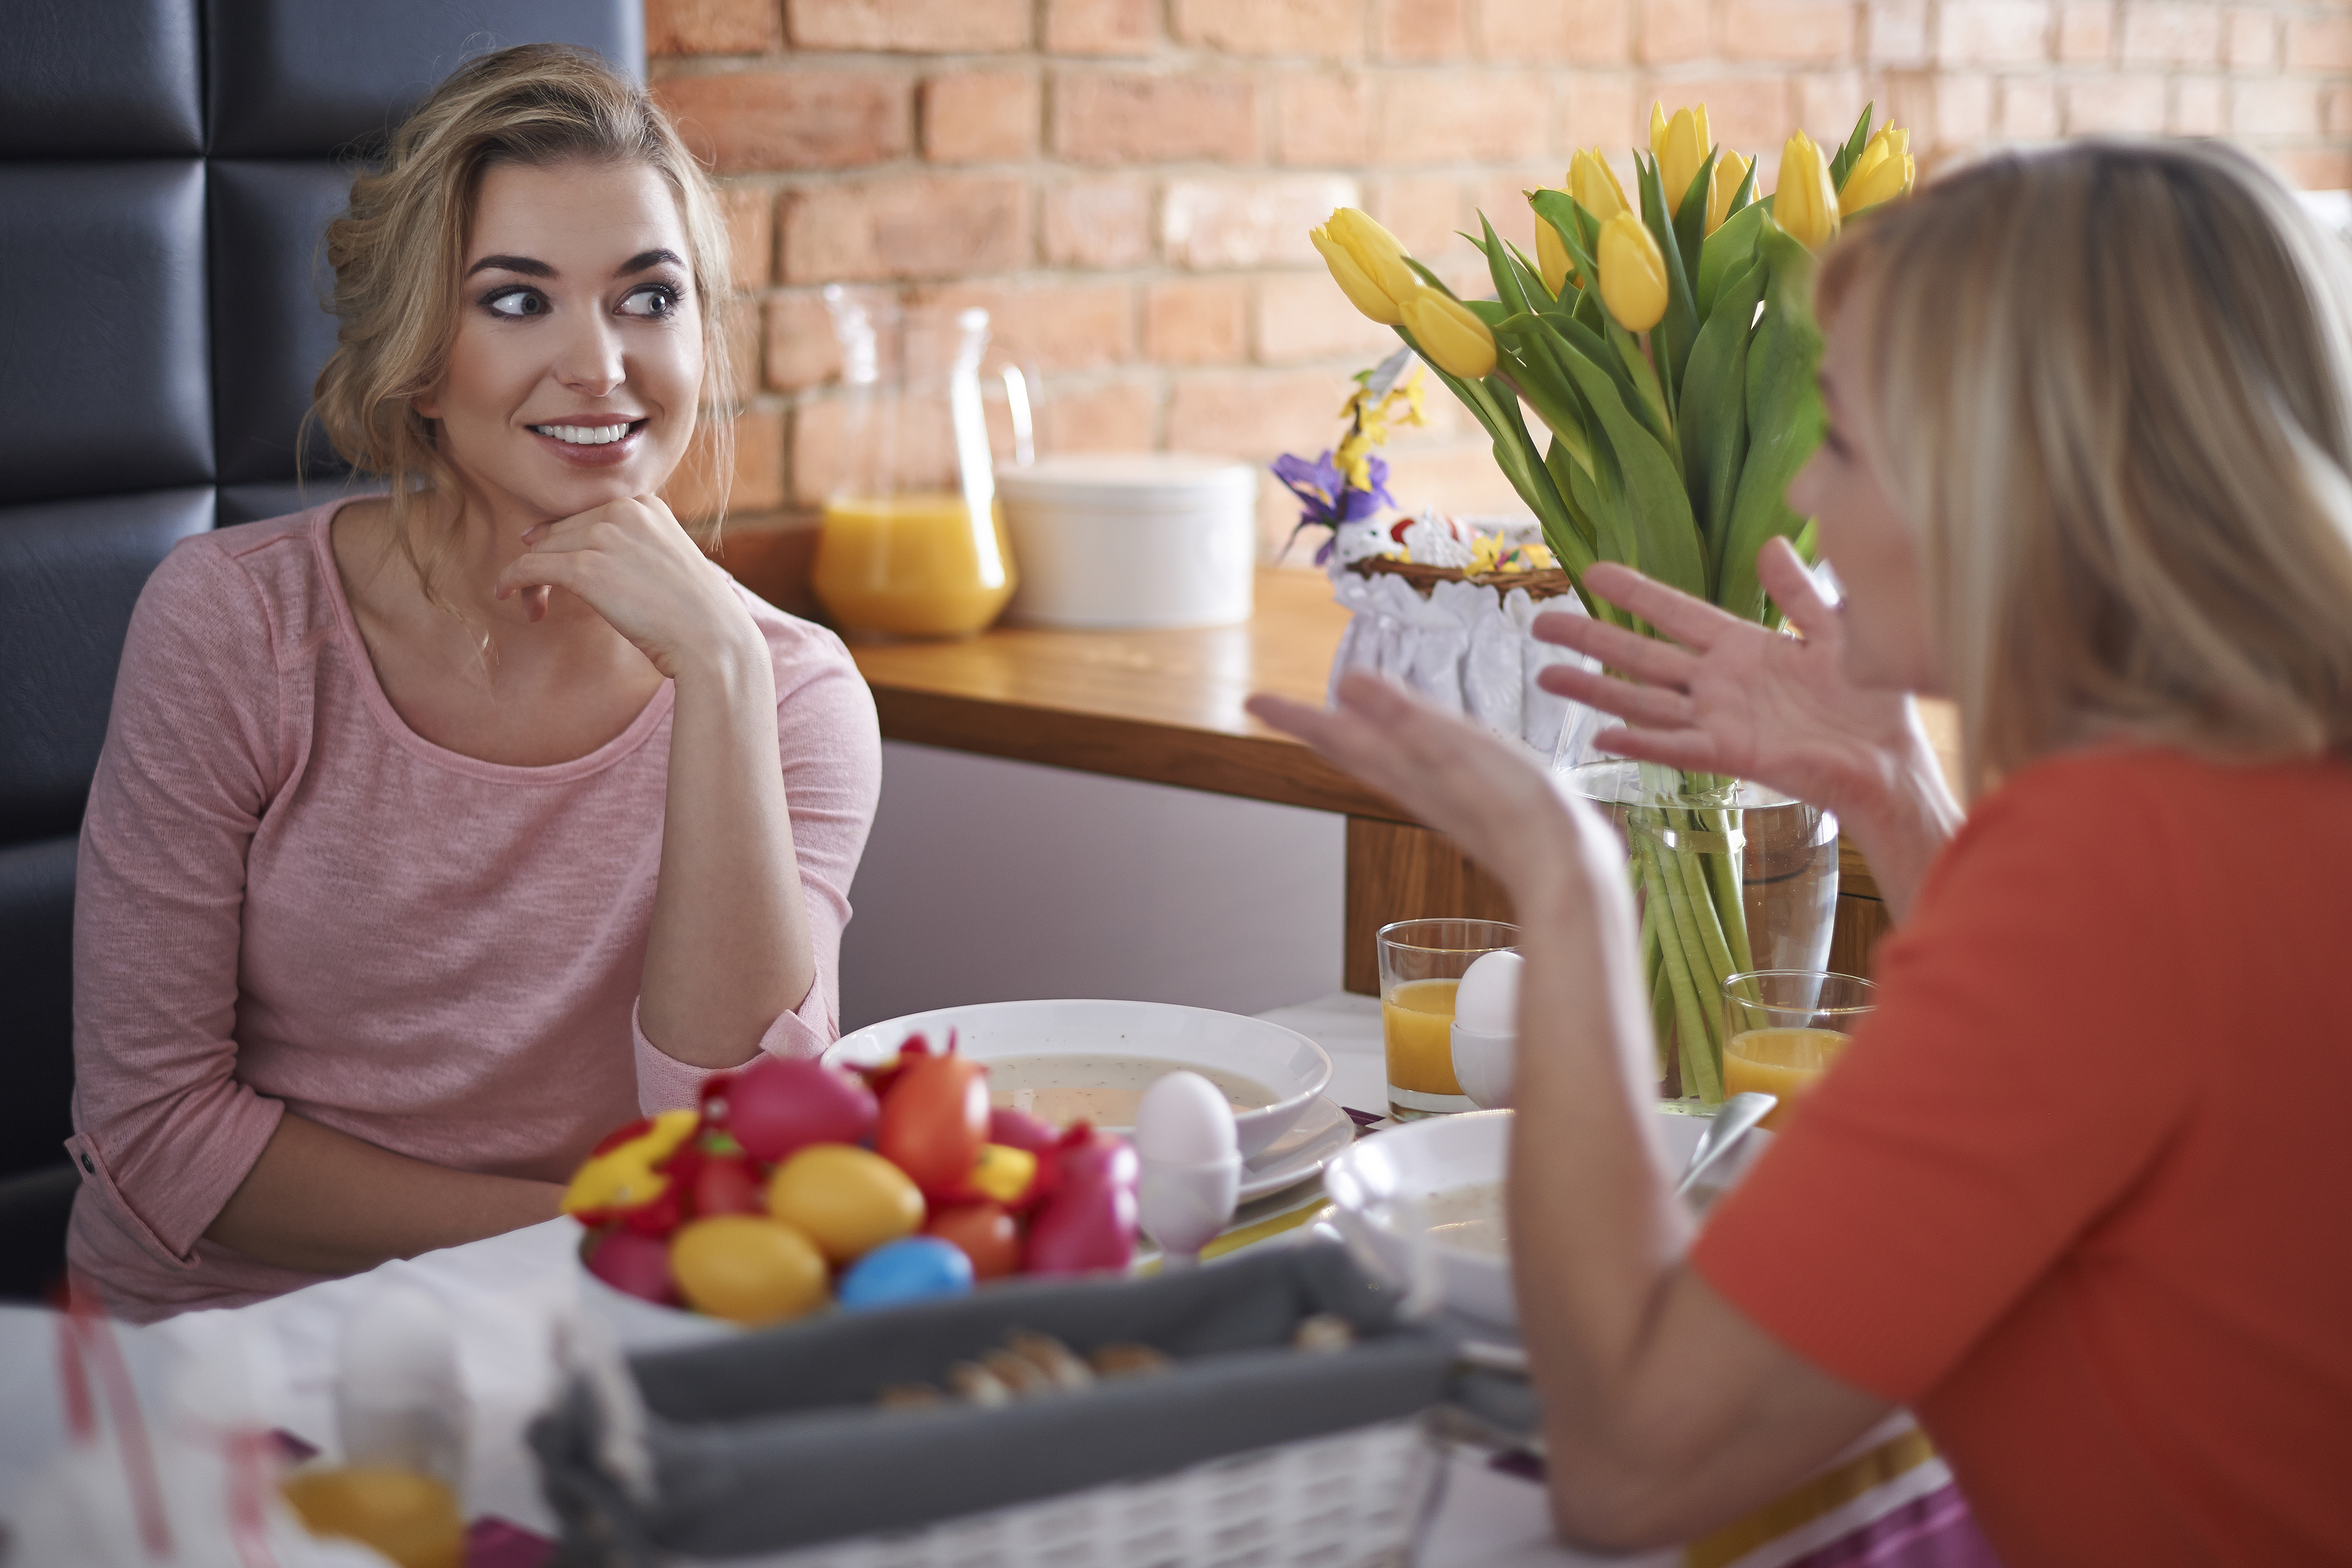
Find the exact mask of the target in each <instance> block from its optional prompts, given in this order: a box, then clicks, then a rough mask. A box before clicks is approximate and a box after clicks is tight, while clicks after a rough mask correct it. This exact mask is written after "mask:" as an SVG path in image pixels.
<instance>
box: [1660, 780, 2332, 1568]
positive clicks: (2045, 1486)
mask: <svg viewBox="0 0 2352 1568" xmlns="http://www.w3.org/2000/svg"><path fill="white" fill-rule="evenodd" d="M2347 945H2352V766H2347V765H2345V764H2342V763H2328V762H2314V763H2294V764H2287V765H2279V766H2263V767H2253V766H2247V767H2229V766H2223V765H2220V764H2216V763H2207V762H2200V761H2198V760H2195V759H2192V758H2190V757H2188V756H2186V755H2183V754H2181V753H2179V752H2168V751H2152V750H2132V751H2110V752H2099V753H2096V754H2089V755H2079V756H2074V757H2070V758H2064V759H2060V760H2056V761H2052V762H2046V763H2041V764H2039V765H2037V766H2035V767H2032V768H2031V769H2029V770H2027V771H2025V772H2023V773H2020V774H2018V775H2017V776H2016V777H2015V778H2014V779H2012V780H2011V782H2010V783H2009V784H2007V785H2006V786H2005V787H2003V788H2001V789H2000V790H1999V791H1998V792H1996V793H1994V794H1993V795H1990V797H1988V798H1987V799H1986V800H1984V801H1983V802H1982V803H1980V804H1979V805H1978V807H1977V808H1976V810H1975V811H1974V812H1972V813H1971V814H1970V816H1969V821H1968V824H1967V826H1965V827H1964V828H1963V829H1962V831H1961V832H1960V834H1959V836H1958V837H1957V838H1956V839H1955V840H1954V841H1953V842H1952V844H1951V845H1950V846H1949V847H1948V848H1947V849H1946V850H1945V852H1944V854H1943V856H1942V858H1940V859H1939V860H1938V861H1937V864H1936V866H1935V868H1934V869H1933V871H1932V872H1931V873H1930V875H1929V877H1928V879H1927V884H1926V886H1925V887H1924V888H1923V889H1922V890H1921V893H1920V897H1919V900H1918V905H1917V908H1916V910H1915V912H1914V913H1913V916H1912V918H1911V920H1910V921H1909V922H1908V923H1907V924H1906V925H1905V927H1904V928H1903V930H1902V931H1901V933H1900V934H1899V935H1898V936H1896V937H1895V938H1894V939H1893V940H1891V941H1889V942H1887V943H1886V945H1885V947H1884V948H1883V949H1882V950H1881V955H1880V959H1879V979H1880V982H1881V984H1882V991H1881V997H1880V999H1881V1006H1880V1008H1879V1010H1878V1012H1877V1014H1876V1015H1875V1016H1874V1017H1873V1018H1872V1019H1871V1020H1870V1022H1869V1024H1868V1025H1867V1026H1865V1027H1864V1030H1863V1031H1862V1032H1861V1033H1860V1034H1859V1035H1858V1036H1857V1037H1856V1038H1855V1040H1854V1042H1853V1046H1852V1047H1851V1048H1850V1049H1849V1050H1848V1051H1847V1052H1846V1054H1845V1056H1844V1058H1843V1059H1842V1060H1841V1061H1840V1062H1839V1064H1838V1066H1837V1068H1836V1069H1835V1070H1834V1071H1833V1072H1832V1073H1831V1074H1830V1076H1829V1077H1828V1079H1825V1080H1824V1082H1823V1083H1822V1086H1821V1088H1820V1089H1819V1090H1818V1091H1817V1092H1816V1093H1815V1094H1813V1095H1812V1096H1811V1098H1810V1099H1809V1100H1806V1102H1805V1104H1804V1107H1803V1110H1802V1112H1801V1114H1800V1115H1799V1116H1798V1117H1797V1118H1796V1119H1795V1120H1794V1121H1793V1123H1792V1124H1791V1126H1790V1131H1789V1132H1788V1134H1787V1135H1786V1136H1785V1137H1784V1138H1783V1139H1782V1140H1781V1141H1780V1142H1779V1143H1778V1145H1777V1146H1776V1147H1774V1148H1773V1150H1772V1151H1771V1152H1769V1154H1768V1155H1766V1156H1765V1157H1764V1158H1763V1159H1762V1160H1761V1161H1759V1163H1758V1165H1757V1167H1756V1169H1755V1171H1754V1173H1753V1175H1752V1177H1751V1179H1750V1180H1749V1181H1748V1183H1747V1184H1744V1185H1743V1187H1742V1188H1741V1189H1740V1190H1739V1191H1738V1192H1737V1193H1735V1194H1732V1195H1731V1196H1730V1197H1728V1198H1727V1199H1726V1200H1725V1202H1724V1203H1723V1204H1722V1205H1721V1206H1720V1207H1719V1208H1718V1209H1717V1212H1716V1214H1715V1215H1714V1217H1713V1219H1712V1220H1711V1222H1710V1223H1709V1224H1708V1226H1707V1227H1706V1231H1705V1233H1704V1234H1703V1235H1702V1236H1701V1237H1700V1240H1699V1243H1698V1246H1697V1248H1696V1253H1695V1255H1694V1261H1695V1262H1696V1266H1697V1268H1699V1270H1700V1271H1701V1272H1702V1274H1704V1276H1705V1277H1706V1279H1707V1280H1708V1281H1709V1282H1710V1283H1712V1284H1713V1285H1714V1286H1715V1288H1716V1289H1718V1290H1719V1291H1721V1292H1722V1293H1723V1294H1724V1296H1725V1297H1727V1299H1728V1300H1731V1301H1732V1302H1733V1303H1734V1304H1736V1305H1737V1306H1738V1308H1739V1309H1740V1310H1742V1311H1743V1312H1745V1313H1747V1314H1748V1317H1750V1318H1751V1319H1752V1320H1754V1321H1756V1322H1757V1323H1759V1324H1760V1325H1761V1326H1762V1327H1763V1328H1764V1329H1765V1330H1766V1331H1769V1333H1770V1334H1771V1335H1772V1336H1773V1337H1774V1338H1775V1339H1777V1340H1779V1341H1780V1342H1781V1343H1782V1344H1785V1345H1787V1346H1788V1347H1789V1348H1790V1350H1792V1351H1794V1352H1796V1353H1797V1354H1799V1355H1801V1356H1802V1357H1804V1358H1805V1359H1806V1360H1807V1361H1809V1362H1811V1363H1813V1364H1814V1365H1816V1366H1819V1367H1822V1368H1823V1369H1824V1370H1826V1371H1828V1372H1830V1373H1832V1374H1834V1375H1836V1376H1838V1377H1840V1378H1843V1379H1844V1380H1846V1381H1847V1382H1849V1383H1852V1384H1855V1385H1857V1386H1859V1387H1862V1388H1864V1389H1868V1390H1870V1391H1871V1392H1873V1393H1875V1394H1881V1395H1883V1396H1885V1397H1886V1398H1888V1399H1892V1400H1896V1401H1900V1402H1903V1403H1906V1404H1908V1405H1911V1406H1912V1407H1913V1408H1914V1409H1915V1410H1916V1413H1917V1415H1918V1416H1919V1418H1920V1421H1921V1423H1922V1424H1923V1425H1924V1426H1926V1427H1927V1431H1928V1434H1929V1435H1930V1436H1932V1437H1933V1438H1934V1439H1935V1440H1936V1442H1937V1446H1938V1447H1940V1448H1941V1449H1942V1450H1943V1453H1944V1455H1945V1457H1946V1458H1948V1460H1949V1461H1950V1463H1951V1466H1952V1468H1953V1471H1954V1473H1955V1475H1956V1477H1957V1479H1958V1481H1959V1483H1960V1487H1961V1489H1962V1490H1963V1491H1964V1492H1966V1494H1967V1495H1968V1498H1969V1503H1970V1505H1971V1506H1972V1507H1973V1508H1974V1510H1976V1514H1977V1517H1978V1520H1979V1522H1980V1523H1981V1524H1982V1525H1983V1527H1984V1530H1985V1533H1986V1535H1987V1536H1988V1537H1989V1538H1990V1540H1991V1542H1992V1543H1993V1545H1994V1546H1995V1547H1996V1548H1997V1549H1998V1550H1999V1551H2000V1554H2001V1556H2002V1558H2003V1560H2004V1561H2005V1562H2006V1563H2008V1564H2009V1565H2010V1568H2035V1565H2037V1564H2053V1565H2054V1564H2081V1563H2133V1564H2135V1565H2136V1568H2152V1565H2157V1564H2168V1563H2263V1564H2281V1563H2317V1562H2322V1561H2326V1562H2333V1563H2341V1562H2345V1561H2347V1560H2352V1481H2347V1478H2346V1475H2345V1466H2346V1463H2347V1456H2352V1240H2347V1220H2346V1215H2347V1214H2352V1161H2347V1151H2346V1149H2345V1148H2344V1146H2343V1141H2342V1140H2341V1139H2340V1138H2331V1137H2329V1136H2327V1130H2328V1128H2329V1127H2330V1126H2331V1125H2332V1124H2333V1122H2334V1121H2335V1116H2336V1111H2335V1108H2336V1106H2338V1105H2340V1104H2342V1103H2343V1102H2344V1100H2345V1099H2346V1094H2347V1086H2352V986H2347V969H2346V964H2345V960H2344V954H2345V952H2346V949H2347Z"/></svg>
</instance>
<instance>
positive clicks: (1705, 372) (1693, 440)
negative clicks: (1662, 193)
mask: <svg viewBox="0 0 2352 1568" xmlns="http://www.w3.org/2000/svg"><path fill="white" fill-rule="evenodd" d="M1767 272H1768V268H1765V267H1764V266H1763V265H1762V264H1761V263H1750V264H1749V266H1748V270H1747V271H1745V272H1743V273H1741V274H1740V275H1739V276H1738V278H1736V279H1733V280H1732V281H1731V282H1730V283H1729V284H1728V285H1727V287H1726V288H1725V289H1724V291H1723V303H1722V308H1721V309H1720V310H1717V311H1716V312H1715V313H1714V314H1713V315H1711V316H1709V317H1708V318H1707V320H1706V326H1704V327H1701V328H1700V329H1699V333H1698V344H1697V346H1696V347H1695V348H1693V349H1692V350H1691V357H1690V367H1689V369H1688V371H1687V372H1686V373H1685V375H1684V377H1683V401H1682V406H1681V407H1680V408H1679V409H1677V410H1676V414H1677V416H1678V418H1677V421H1676V425H1675V435H1676V436H1677V437H1679V438H1680V440H1681V443H1682V459H1683V483H1684V485H1685V488H1687V489H1688V490H1689V491H1690V498H1691V510H1693V511H1695V512H1696V514H1697V516H1698V525H1699V536H1700V537H1701V538H1702V539H1704V540H1705V541H1706V561H1707V577H1708V586H1709V587H1710V588H1713V587H1715V586H1716V585H1717V584H1719V583H1720V581H1721V578H1722V574H1723V546H1724V538H1725V535H1726V534H1727V533H1728V532H1729V531H1730V528H1731V503H1732V496H1733V493H1734V491H1735V490H1736V489H1737V488H1738V483H1739V470H1740V466H1741V465H1742V464H1743V463H1744V462H1746V461H1747V458H1748V323H1749V322H1750V321H1753V320H1754V319H1755V316H1756V301H1757V300H1759V299H1761V298H1762V297H1763V294H1764V283H1765V278H1766V275H1767Z"/></svg>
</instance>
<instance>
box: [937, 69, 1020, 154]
mask: <svg viewBox="0 0 2352 1568" xmlns="http://www.w3.org/2000/svg"><path fill="white" fill-rule="evenodd" d="M918 101H919V104H920V107H921V111H922V121H923V155H924V156H925V157H927V158H929V159H930V160H931V162H933V163H996V162H1003V161H1004V160H1007V159H1013V158H1026V157H1029V156H1031V155H1033V154H1034V153H1035V152H1036V151H1037V123H1038V121H1039V119H1040V118H1041V114H1042V110H1043V101H1044V100H1043V95H1042V93H1041V90H1040V89H1039V86H1038V82H1037V79H1036V78H1035V77H1034V76H1032V75H1030V74H1029V73H1028V72H1026V71H992V70H966V71H957V72H955V73H954V74H952V75H948V76H935V77H932V78H931V79H929V80H928V81H926V82H924V83H923V87H922V92H921V95H920V97H919V100H918Z"/></svg>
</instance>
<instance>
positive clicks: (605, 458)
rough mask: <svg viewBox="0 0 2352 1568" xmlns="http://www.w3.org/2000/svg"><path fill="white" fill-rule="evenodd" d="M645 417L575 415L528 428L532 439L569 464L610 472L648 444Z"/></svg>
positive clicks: (527, 426) (528, 426) (534, 424)
mask: <svg viewBox="0 0 2352 1568" xmlns="http://www.w3.org/2000/svg"><path fill="white" fill-rule="evenodd" d="M649 423H651V422H650V421H649V420H647V419H646V418H645V417H644V416H642V415H639V416H626V415H621V416H615V415H603V416H598V415H593V414H588V415H573V416H568V417H566V418H563V419H559V420H550V421H547V422H545V423H533V424H530V425H526V426H524V428H526V429H528V430H529V431H530V433H531V434H532V435H533V436H536V437H539V439H540V440H541V442H542V443H544V444H545V445H546V446H547V447H549V449H551V451H553V452H554V453H555V455H556V456H557V457H559V458H562V459H563V460H564V461H565V462H567V463H575V464H577V465H579V466H580V467H581V468H612V467H614V465H616V464H620V463H625V462H627V461H628V460H629V459H630V458H634V457H635V456H636V454H637V449H638V448H639V447H642V446H643V445H644V444H645V441H644V437H645V433H646V426H647V425H648V424H649Z"/></svg>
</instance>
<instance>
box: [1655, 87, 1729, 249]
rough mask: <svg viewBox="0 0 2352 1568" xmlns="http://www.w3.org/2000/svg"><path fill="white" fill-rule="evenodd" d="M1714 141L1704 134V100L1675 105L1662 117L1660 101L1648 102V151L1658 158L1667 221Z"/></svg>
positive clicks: (1677, 207)
mask: <svg viewBox="0 0 2352 1568" xmlns="http://www.w3.org/2000/svg"><path fill="white" fill-rule="evenodd" d="M1714 145H1715V143H1714V142H1712V141H1711V140H1709V139H1708V136H1707V129H1706V104H1704V103H1702V104H1700V105H1699V106H1698V107H1697V108H1696V109H1677V110H1675V113H1674V118H1673V119H1671V120H1669V119H1668V118H1666V112H1665V106H1664V105H1663V104H1659V103H1652V104H1651V105H1650V155H1651V156H1652V157H1654V158H1655V159H1656V160H1657V161H1658V184H1659V185H1660V187H1661V188H1662V189H1663V191H1664V195H1665V198H1666V219H1667V221H1668V222H1669V223H1671V222H1672V221H1674V216H1675V214H1676V213H1677V212H1680V211H1681V210H1682V205H1683V196H1684V195H1685V193H1687V192H1688V191H1689V190H1690V184H1691V182H1692V181H1693V180H1695V179H1696V178H1697V177H1698V171H1699V166H1700V165H1701V164H1703V163H1706V155H1707V153H1708V151H1709V150H1710V149H1711V148H1713V147H1714Z"/></svg>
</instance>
